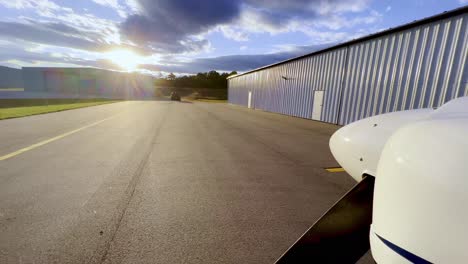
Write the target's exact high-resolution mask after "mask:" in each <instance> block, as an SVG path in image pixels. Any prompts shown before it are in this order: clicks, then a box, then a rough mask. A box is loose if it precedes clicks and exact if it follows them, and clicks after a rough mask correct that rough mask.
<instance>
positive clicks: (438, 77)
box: [228, 13, 468, 125]
mask: <svg viewBox="0 0 468 264" xmlns="http://www.w3.org/2000/svg"><path fill="white" fill-rule="evenodd" d="M467 22H468V15H467V14H466V13H465V14H462V15H458V16H454V17H451V18H447V19H443V20H439V21H436V22H432V23H428V24H425V25H422V26H417V27H414V28H411V29H408V30H403V31H401V32H396V33H391V34H388V35H384V36H382V37H378V38H374V39H370V40H366V41H362V42H358V43H356V44H351V45H349V46H346V47H343V48H339V49H333V50H330V51H327V52H323V53H318V54H316V55H311V56H308V57H304V58H301V59H298V60H293V61H289V62H286V63H282V64H279V65H276V66H273V67H270V68H265V69H262V70H258V71H254V72H252V73H249V74H246V75H240V76H238V77H234V78H231V79H229V93H228V96H229V102H230V103H232V104H238V105H244V106H247V101H248V93H249V91H251V92H252V103H253V107H254V108H257V109H263V110H266V111H271V112H276V113H281V114H286V115H291V116H298V117H303V118H311V115H312V107H313V95H314V91H316V90H323V91H324V93H325V95H324V101H323V108H322V115H321V118H320V120H321V121H325V122H330V123H338V124H342V125H344V124H348V123H350V122H353V121H355V120H359V119H362V118H364V117H368V116H372V115H376V114H381V113H386V112H392V111H398V110H406V109H414V108H424V107H437V106H440V105H441V104H443V103H445V102H447V101H448V100H450V99H453V98H456V97H460V96H468V85H467V79H468V72H467V71H468V69H467V67H466V62H467V52H468V45H467V43H468V35H467Z"/></svg>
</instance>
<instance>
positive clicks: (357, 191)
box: [276, 176, 375, 264]
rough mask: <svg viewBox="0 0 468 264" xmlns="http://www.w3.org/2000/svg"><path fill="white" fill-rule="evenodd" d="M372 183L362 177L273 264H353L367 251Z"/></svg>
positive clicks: (372, 191)
mask: <svg viewBox="0 0 468 264" xmlns="http://www.w3.org/2000/svg"><path fill="white" fill-rule="evenodd" d="M374 181H375V178H374V177H372V176H366V177H364V178H363V179H362V180H361V181H360V182H359V183H358V184H357V185H355V186H354V187H353V188H352V189H351V190H350V191H349V192H348V193H346V194H345V195H344V196H343V197H342V198H341V199H340V200H339V201H338V202H337V203H336V204H335V205H334V206H332V207H331V208H330V209H329V210H328V211H327V212H326V213H325V214H324V215H323V216H322V217H321V218H320V219H319V220H318V221H317V222H316V223H315V224H314V225H312V226H311V227H310V228H309V230H307V232H306V233H305V234H304V235H302V237H301V238H299V240H297V241H296V243H294V245H292V246H291V247H290V248H289V249H288V250H287V251H286V252H285V253H284V254H283V255H282V256H281V257H280V258H279V259H278V260H277V261H276V263H277V264H286V263H356V261H358V260H359V259H360V258H361V257H362V256H363V255H364V254H365V253H366V252H367V251H368V250H369V248H370V245H369V230H370V225H371V223H372V200H373V193H374Z"/></svg>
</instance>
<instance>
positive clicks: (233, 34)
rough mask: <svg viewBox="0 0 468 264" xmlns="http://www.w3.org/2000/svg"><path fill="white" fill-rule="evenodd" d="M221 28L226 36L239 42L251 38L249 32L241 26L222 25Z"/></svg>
mask: <svg viewBox="0 0 468 264" xmlns="http://www.w3.org/2000/svg"><path fill="white" fill-rule="evenodd" d="M219 30H220V31H221V32H222V33H223V35H224V37H226V38H228V39H232V40H235V41H239V42H242V41H248V40H249V36H248V35H247V33H246V32H243V30H242V29H240V28H239V27H233V26H220V27H219Z"/></svg>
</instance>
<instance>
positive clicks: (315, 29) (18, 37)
mask: <svg viewBox="0 0 468 264" xmlns="http://www.w3.org/2000/svg"><path fill="white" fill-rule="evenodd" d="M467 4H468V0H443V1H442V0H427V1H423V0H380V1H377V0H374V1H372V0H354V1H348V0H328V1H327V0H288V1H286V0H216V1H214V0H213V1H208V0H198V1H195V0H79V1H76V0H0V14H1V16H0V65H4V66H10V67H16V68H19V67H22V66H50V67H98V68H105V69H112V70H123V71H140V72H144V73H150V74H154V75H159V74H160V73H161V74H167V73H168V72H175V73H178V74H185V73H196V72H202V71H209V70H218V71H233V70H236V71H246V70H249V69H253V68H257V67H259V66H262V65H266V64H271V63H274V62H277V61H281V60H284V59H287V58H290V57H295V56H299V55H302V54H305V53H309V52H312V51H314V50H318V49H321V48H324V47H327V46H330V45H333V44H336V43H340V42H343V41H346V40H350V39H353V38H357V37H359V36H363V35H367V34H371V33H375V32H378V31H381V30H384V29H388V28H390V27H395V26H398V25H401V24H404V23H408V22H411V21H413V20H417V19H421V18H424V17H428V16H432V15H435V14H438V13H441V12H443V11H447V10H451V9H454V8H458V7H461V6H464V5H467Z"/></svg>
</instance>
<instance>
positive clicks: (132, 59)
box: [106, 49, 143, 71]
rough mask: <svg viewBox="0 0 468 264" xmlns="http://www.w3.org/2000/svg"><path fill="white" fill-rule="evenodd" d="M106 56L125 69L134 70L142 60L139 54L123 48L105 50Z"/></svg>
mask: <svg viewBox="0 0 468 264" xmlns="http://www.w3.org/2000/svg"><path fill="white" fill-rule="evenodd" d="M106 57H107V58H108V59H109V60H111V61H112V62H114V63H115V64H117V65H118V66H120V67H122V68H123V69H125V70H127V71H133V70H136V69H137V67H138V65H139V64H141V63H142V60H143V57H141V56H140V55H138V54H136V53H134V52H132V51H130V50H125V49H118V50H112V51H109V52H106Z"/></svg>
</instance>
